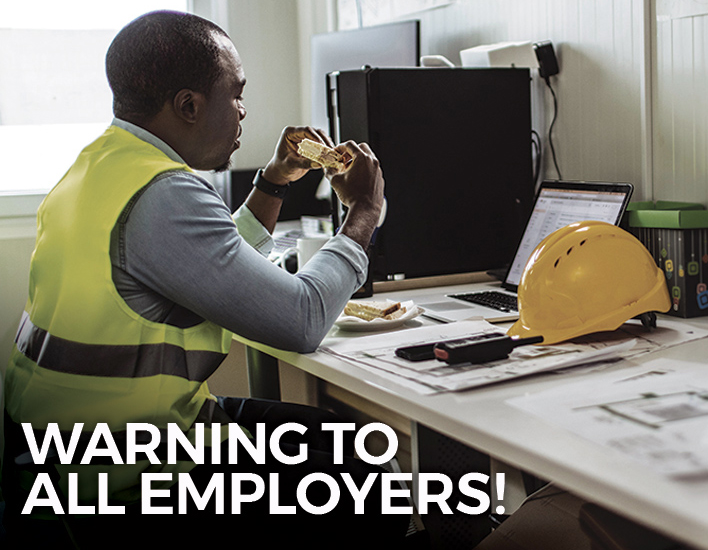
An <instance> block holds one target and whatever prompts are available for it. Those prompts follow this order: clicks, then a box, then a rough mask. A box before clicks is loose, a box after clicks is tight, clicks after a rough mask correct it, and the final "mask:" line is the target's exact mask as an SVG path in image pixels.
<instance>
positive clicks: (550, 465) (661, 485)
mask: <svg viewBox="0 0 708 550" xmlns="http://www.w3.org/2000/svg"><path fill="white" fill-rule="evenodd" d="M468 288H469V286H468V285H457V286H451V287H446V290H448V289H449V290H451V291H455V292H456V291H461V290H465V289H468ZM430 293H431V289H430V288H424V289H415V290H406V291H399V292H387V293H382V294H379V293H377V294H375V295H374V298H373V299H380V298H381V299H384V298H394V299H396V300H403V299H413V300H415V297H416V296H422V295H425V294H430ZM671 319H674V320H675V319H676V318H673V317H671ZM424 322H426V321H424ZM686 322H688V323H692V324H695V325H696V326H701V327H703V328H707V327H708V317H705V318H702V319H692V320H686ZM359 334H361V333H351V334H349V335H345V334H344V333H342V332H338V331H333V332H331V333H330V335H329V336H328V339H329V338H333V339H338V338H352V337H356V336H357V335H359ZM364 334H366V333H364ZM237 339H238V340H240V341H242V342H244V343H246V344H248V345H250V346H252V347H253V348H255V349H258V350H260V351H264V352H266V353H268V354H269V355H272V356H274V357H277V358H278V359H280V360H282V361H284V362H286V363H289V364H291V365H294V366H295V367H297V368H299V369H301V370H303V371H305V372H308V373H310V374H312V375H314V376H316V377H318V378H321V379H323V380H326V381H327V382H330V383H332V384H335V385H337V386H340V387H342V388H344V389H346V390H348V391H350V392H353V393H355V394H357V395H360V396H362V397H364V398H366V399H368V400H370V401H372V402H375V403H377V404H379V405H381V406H384V407H386V408H389V409H391V410H393V411H396V412H398V413H399V414H402V415H404V416H406V417H409V418H410V419H412V420H414V421H417V422H420V423H422V424H424V425H426V426H428V427H430V428H433V429H434V430H437V431H439V432H440V433H442V434H445V435H447V436H449V437H452V438H454V439H457V440H459V441H461V442H463V443H466V444H468V445H470V446H472V447H475V448H476V449H479V450H481V451H484V452H486V453H488V454H489V455H490V456H493V457H496V458H498V459H499V460H502V461H504V462H507V463H509V464H511V465H514V466H516V467H518V468H520V469H523V470H526V471H529V472H531V473H534V474H536V475H538V476H539V477H541V478H544V479H548V480H552V481H554V482H555V483H557V484H558V485H559V486H562V487H565V488H566V489H568V490H569V491H571V492H573V493H575V494H577V495H578V496H581V497H584V498H586V499H588V500H591V501H593V502H596V503H598V504H600V505H603V506H605V507H607V508H609V509H612V510H614V511H616V512H618V513H621V514H623V515H625V516H627V517H629V518H631V519H633V520H635V521H637V522H639V523H642V524H644V525H646V526H648V527H651V528H653V529H657V530H659V531H662V532H664V533H665V534H667V535H669V536H672V537H674V538H676V539H678V540H681V541H683V542H686V543H688V544H691V545H693V546H695V547H697V548H703V549H708V479H702V480H697V481H690V482H685V481H681V482H679V481H674V480H671V479H669V478H667V477H665V476H663V475H661V474H658V473H656V472H654V471H653V470H650V469H648V468H646V467H644V466H642V465H641V464H639V463H637V462H636V461H634V460H632V459H631V458H629V457H625V456H624V455H621V454H619V453H614V452H611V451H610V450H608V449H606V448H604V447H602V446H601V445H599V444H596V443H593V442H590V441H588V440H586V439H583V438H582V437H580V436H579V435H576V434H574V433H572V432H569V431H566V430H564V429H561V428H558V427H555V426H553V425H550V424H548V423H546V422H544V421H543V420H542V419H540V418H537V417H535V416H532V415H529V414H527V413H524V412H523V411H522V410H520V409H517V408H516V407H513V406H511V405H508V404H507V403H506V401H507V400H508V399H511V398H513V397H518V396H523V395H527V394H532V393H536V392H540V391H543V390H546V389H550V388H553V387H556V386H557V385H558V384H568V383H570V382H574V381H579V380H582V379H583V378H584V377H591V376H592V375H593V374H592V373H588V372H585V373H580V372H578V373H573V372H572V369H571V370H570V371H569V372H566V373H564V374H563V375H560V376H559V375H555V376H554V375H551V376H537V377H531V378H528V379H525V380H520V381H518V382H511V383H503V384H499V385H494V386H489V387H486V388H480V389H474V390H469V391H464V392H459V393H444V394H436V395H420V394H418V393H416V392H414V391H412V390H410V389H406V388H404V387H402V386H398V385H397V384H396V383H395V382H392V381H390V380H388V379H385V378H382V377H380V376H378V375H377V374H376V373H372V372H370V371H367V370H364V369H362V368H359V367H357V366H354V365H352V364H349V363H347V362H345V361H342V360H340V359H337V358H335V357H332V356H330V355H328V354H325V353H321V352H315V353H311V354H307V355H301V354H297V353H293V352H285V351H281V350H276V349H273V348H270V347H268V346H264V345H262V344H257V343H253V342H251V341H248V340H245V339H242V338H238V337H237ZM326 341H327V340H325V342H326ZM661 357H671V358H675V359H685V360H693V361H696V360H704V361H706V364H707V367H708V340H699V341H694V342H689V343H687V344H684V345H682V346H679V347H675V348H671V349H668V350H663V351H661V352H657V353H653V354H649V355H648V356H644V357H642V358H638V359H636V360H633V361H628V362H625V363H620V364H618V365H617V366H616V367H614V368H617V369H620V368H627V367H628V366H637V365H639V364H641V363H642V361H648V360H650V359H657V358H661Z"/></svg>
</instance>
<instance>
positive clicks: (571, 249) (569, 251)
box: [565, 246, 573, 256]
mask: <svg viewBox="0 0 708 550" xmlns="http://www.w3.org/2000/svg"><path fill="white" fill-rule="evenodd" d="M572 251H573V247H572V246H571V247H570V248H569V249H568V250H566V252H565V255H566V256H570V253H571V252H572Z"/></svg>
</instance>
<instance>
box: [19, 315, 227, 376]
mask: <svg viewBox="0 0 708 550" xmlns="http://www.w3.org/2000/svg"><path fill="white" fill-rule="evenodd" d="M15 343H16V345H17V349H18V350H19V351H20V352H21V353H22V354H24V355H25V356H26V357H27V358H28V359H30V360H32V361H33V362H35V363H36V364H37V365H38V366H40V367H44V368H45V369H50V370H53V371H56V372H65V373H70V374H84V375H93V376H116V377H120V376H125V377H131V378H139V377H143V376H154V375H157V374H170V375H172V376H179V377H182V378H186V379H187V380H191V381H203V380H204V379H206V378H207V377H209V376H210V375H211V374H212V373H213V372H214V370H215V369H216V367H217V366H218V365H219V364H220V363H221V362H222V361H223V359H224V357H225V354H223V353H220V352H214V351H204V350H185V349H182V348H180V347H179V346H175V345H172V344H167V343H162V344H139V345H134V346H128V345H123V346H108V345H101V344H82V343H80V342H72V341H71V340H66V339H64V338H58V337H56V336H52V335H51V334H49V333H48V332H47V331H46V330H44V329H41V328H39V327H36V326H35V325H34V324H33V323H32V321H30V319H29V315H28V314H27V313H26V312H25V313H23V315H22V321H21V322H20V328H19V330H18V332H17V337H16V338H15ZM96 365H100V366H101V368H100V369H97V368H96Z"/></svg>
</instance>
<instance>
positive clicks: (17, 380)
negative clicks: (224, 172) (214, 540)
mask: <svg viewBox="0 0 708 550" xmlns="http://www.w3.org/2000/svg"><path fill="white" fill-rule="evenodd" d="M173 170H181V171H189V168H188V167H187V166H186V165H184V164H180V163H178V162H174V161H173V160H171V159H169V158H168V157H167V156H166V155H165V154H164V153H163V152H162V151H160V150H159V149H157V148H156V147H154V146H153V145H151V144H149V143H147V142H145V141H142V140H141V139H139V138H137V137H136V136H134V135H133V134H131V133H130V132H127V131H125V130H122V129H120V128H117V127H115V126H111V127H110V128H108V130H106V132H105V133H104V134H103V135H102V136H100V137H99V138H98V139H97V140H96V141H94V142H93V143H92V144H90V145H89V146H87V147H86V148H85V149H84V150H83V151H82V152H81V154H80V155H79V157H78V158H77V160H76V162H75V163H74V165H73V166H72V167H71V168H70V169H69V171H68V172H67V173H66V174H65V176H64V177H63V178H62V180H61V181H60V182H59V183H58V184H57V185H56V186H55V187H54V188H53V189H52V190H51V191H50V193H49V194H48V195H47V197H46V198H45V200H44V201H43V203H42V205H41V206H40V208H39V211H38V214H37V224H38V225H37V243H36V247H35V250H34V253H33V256H32V263H31V267H30V291H29V299H28V301H27V306H26V313H25V315H24V316H23V320H22V324H21V326H20V328H19V330H18V333H17V340H16V346H15V347H14V349H13V352H12V356H11V360H10V364H9V365H8V369H7V372H6V377H5V398H6V399H5V404H6V410H7V412H8V414H9V416H10V417H11V419H12V421H13V422H16V423H23V422H29V423H31V424H32V426H33V427H34V428H35V429H39V430H42V429H45V428H46V427H47V424H49V423H51V422H56V423H57V424H58V425H59V428H60V429H61V430H66V431H71V430H72V428H73V425H74V424H75V423H83V424H84V428H83V429H84V430H85V431H86V432H90V431H92V430H93V428H94V427H95V425H96V423H98V422H105V423H107V424H108V426H109V427H110V428H111V430H112V431H113V432H116V433H119V432H121V431H122V430H125V425H126V424H127V423H133V422H145V423H150V424H153V425H154V426H156V427H157V428H158V429H164V428H165V427H166V426H167V424H169V423H175V424H176V425H178V426H179V427H180V428H181V429H182V430H184V431H185V432H188V436H189V435H191V432H192V430H191V428H193V426H194V424H195V422H206V423H208V422H211V421H214V420H215V419H214V418H213V413H214V412H215V410H216V409H217V407H216V402H215V398H214V397H213V396H212V395H211V393H210V392H209V389H208V387H207V384H206V382H205V380H206V379H207V378H208V377H209V376H210V375H211V374H212V373H213V372H214V370H216V368H217V367H218V365H219V364H220V363H221V361H222V360H223V358H224V356H225V355H226V353H228V350H229V347H230V343H231V334H230V333H229V332H227V331H225V330H223V329H221V328H220V327H218V326H217V325H215V324H213V323H211V322H208V321H204V322H202V323H199V324H198V325H195V326H192V327H188V328H179V327H175V326H172V325H167V324H164V323H158V322H153V321H149V320H147V319H145V318H143V317H141V316H140V315H139V314H137V313H136V312H135V311H133V310H132V309H130V307H129V306H128V305H127V304H126V303H125V301H124V300H123V298H122V297H121V296H120V295H119V293H118V291H117V289H116V288H115V285H114V284H113V278H112V266H111V260H110V241H111V231H112V229H113V227H114V226H115V224H116V222H117V220H118V219H119V216H120V215H121V213H122V212H123V210H124V209H125V207H126V205H127V204H128V203H129V201H131V200H132V199H133V197H134V196H135V195H136V193H138V192H140V190H141V189H143V188H144V187H145V186H146V185H147V184H148V183H149V182H150V181H152V180H153V179H154V178H155V177H156V176H157V175H159V174H161V173H164V172H167V171H173ZM156 223H159V220H156ZM216 421H218V420H216ZM192 466H193V465H192ZM190 467H191V466H190V465H189V464H187V463H184V464H178V465H175V466H173V467H167V466H165V468H166V469H167V470H168V471H169V470H179V471H185V470H188V469H189V468H190ZM121 468H122V467H119V466H117V467H116V472H118V471H120V472H122V473H120V474H119V475H118V477H117V478H116V486H115V488H116V490H122V489H125V488H129V487H132V486H133V485H132V484H133V483H135V480H134V478H131V476H134V474H135V472H132V473H131V471H130V470H129V469H125V468H123V469H121ZM119 478H120V481H118V479H119ZM89 492H90V491H89Z"/></svg>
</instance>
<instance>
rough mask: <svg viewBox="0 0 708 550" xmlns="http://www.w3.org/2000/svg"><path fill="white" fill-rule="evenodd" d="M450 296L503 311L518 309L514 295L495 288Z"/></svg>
mask: <svg viewBox="0 0 708 550" xmlns="http://www.w3.org/2000/svg"><path fill="white" fill-rule="evenodd" d="M450 298H457V299H458V300H464V301H465V302H472V303H473V304H479V305H482V306H487V307H490V308H492V309H497V310H499V311H504V312H510V311H518V303H517V300H516V296H513V295H511V294H504V293H503V292H498V291H496V290H486V291H483V292H470V293H468V294H450Z"/></svg>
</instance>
